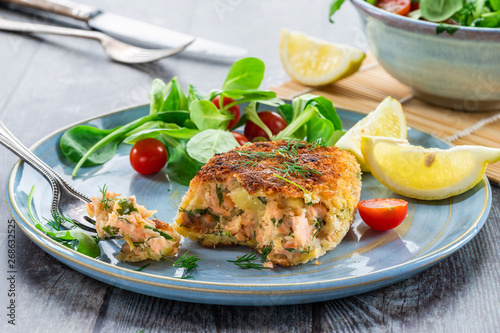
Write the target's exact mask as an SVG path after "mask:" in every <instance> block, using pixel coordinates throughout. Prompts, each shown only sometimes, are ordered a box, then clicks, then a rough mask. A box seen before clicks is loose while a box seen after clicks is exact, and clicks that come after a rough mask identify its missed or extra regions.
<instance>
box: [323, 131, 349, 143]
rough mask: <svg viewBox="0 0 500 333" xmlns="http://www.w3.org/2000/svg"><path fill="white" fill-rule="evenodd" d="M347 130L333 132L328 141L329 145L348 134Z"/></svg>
mask: <svg viewBox="0 0 500 333" xmlns="http://www.w3.org/2000/svg"><path fill="white" fill-rule="evenodd" d="M346 132H347V131H344V130H336V131H335V132H333V134H332V136H331V137H330V140H328V142H327V143H326V145H327V146H334V145H335V144H336V143H337V141H339V139H340V138H341V137H342V136H343V135H344V134H346Z"/></svg>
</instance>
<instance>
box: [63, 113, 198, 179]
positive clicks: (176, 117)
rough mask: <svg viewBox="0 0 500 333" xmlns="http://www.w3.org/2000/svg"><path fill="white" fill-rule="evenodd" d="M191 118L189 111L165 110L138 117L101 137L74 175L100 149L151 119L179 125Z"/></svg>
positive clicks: (79, 163) (87, 152) (75, 169)
mask: <svg viewBox="0 0 500 333" xmlns="http://www.w3.org/2000/svg"><path fill="white" fill-rule="evenodd" d="M187 119H189V112H188V111H164V112H159V113H154V114H150V115H148V116H144V117H142V118H139V119H136V120H134V121H132V122H130V123H128V124H126V125H124V126H122V127H119V128H117V129H115V130H113V131H112V132H111V133H109V134H108V135H106V136H105V137H103V138H102V139H100V140H99V141H98V142H96V143H95V144H94V145H93V146H92V147H90V148H89V149H88V150H87V151H86V152H85V154H84V155H83V156H82V158H80V160H79V161H78V163H77V164H76V166H75V168H74V169H73V173H72V176H73V177H75V176H76V174H77V173H78V170H79V169H80V168H81V167H82V166H83V164H84V163H85V162H86V161H87V160H88V159H89V157H90V156H92V155H93V154H94V153H95V152H96V151H97V150H98V149H100V148H101V147H105V146H106V145H108V144H112V145H113V144H114V142H115V141H121V140H123V138H124V137H125V136H126V135H127V133H129V132H130V131H132V130H135V129H136V128H138V127H140V126H142V125H144V124H146V123H148V122H151V121H162V122H165V123H174V124H177V125H179V124H180V125H182V124H184V122H185V121H186V120H187Z"/></svg>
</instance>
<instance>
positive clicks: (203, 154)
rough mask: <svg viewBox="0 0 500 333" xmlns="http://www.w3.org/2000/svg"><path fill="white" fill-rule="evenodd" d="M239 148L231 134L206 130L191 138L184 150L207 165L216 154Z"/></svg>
mask: <svg viewBox="0 0 500 333" xmlns="http://www.w3.org/2000/svg"><path fill="white" fill-rule="evenodd" d="M237 146H239V144H238V142H237V141H236V139H235V138H234V136H233V134H231V133H230V132H227V131H223V130H220V129H219V130H215V129H208V130H205V131H203V132H200V133H199V134H197V135H195V136H193V137H192V138H191V140H189V141H188V143H187V146H186V149H187V152H188V154H189V156H191V157H192V158H194V159H195V160H197V161H198V162H200V163H203V164H205V163H207V162H208V160H209V159H211V158H212V156H214V154H217V153H225V152H227V151H229V150H231V149H233V148H235V147H237Z"/></svg>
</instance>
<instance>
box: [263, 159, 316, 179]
mask: <svg viewBox="0 0 500 333" xmlns="http://www.w3.org/2000/svg"><path fill="white" fill-rule="evenodd" d="M281 165H282V166H283V168H278V167H271V169H274V170H277V171H281V172H283V176H284V177H286V176H288V175H293V176H295V177H298V176H302V177H303V178H306V176H305V175H306V174H308V173H312V174H315V175H321V174H322V173H321V172H319V171H318V170H316V169H314V168H311V167H310V166H307V165H301V164H299V162H298V161H296V160H294V161H293V163H291V162H288V161H285V162H283V163H281Z"/></svg>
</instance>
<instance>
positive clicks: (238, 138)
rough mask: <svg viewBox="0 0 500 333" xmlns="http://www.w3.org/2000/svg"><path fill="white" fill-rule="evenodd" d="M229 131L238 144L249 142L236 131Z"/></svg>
mask: <svg viewBox="0 0 500 333" xmlns="http://www.w3.org/2000/svg"><path fill="white" fill-rule="evenodd" d="M231 133H233V136H234V138H235V139H236V141H238V143H239V144H240V146H243V145H244V144H245V143H247V142H250V141H248V139H247V138H246V136H244V135H243V134H240V133H238V132H231Z"/></svg>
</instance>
